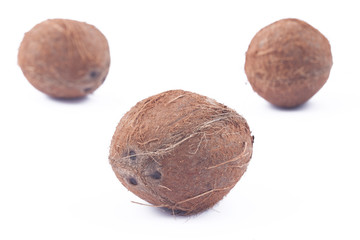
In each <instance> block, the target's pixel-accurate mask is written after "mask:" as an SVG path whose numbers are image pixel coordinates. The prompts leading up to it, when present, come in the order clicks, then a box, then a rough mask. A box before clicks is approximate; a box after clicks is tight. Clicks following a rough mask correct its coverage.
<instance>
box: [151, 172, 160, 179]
mask: <svg viewBox="0 0 360 240" xmlns="http://www.w3.org/2000/svg"><path fill="white" fill-rule="evenodd" d="M150 177H151V178H152V179H155V180H158V179H160V178H161V173H160V172H159V171H155V172H154V173H152V174H151V175H150Z"/></svg>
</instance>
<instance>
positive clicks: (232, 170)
mask: <svg viewBox="0 0 360 240" xmlns="http://www.w3.org/2000/svg"><path fill="white" fill-rule="evenodd" d="M252 149H253V137H252V136H251V132H250V129H249V126H248V124H247V122H246V120H245V119H244V118H243V117H242V116H240V115H239V114H238V113H236V112H235V111H234V110H232V109H230V108H228V107H226V106H224V105H223V104H220V103H218V102H216V101H215V100H213V99H210V98H208V97H205V96H201V95H199V94H196V93H192V92H187V91H183V90H172V91H167V92H163V93H160V94H158V95H155V96H152V97H149V98H147V99H144V100H142V101H140V102H139V103H137V104H136V105H135V106H134V107H133V108H131V109H130V111H129V112H127V113H126V114H125V115H124V116H123V117H122V118H121V120H120V122H119V124H118V126H117V128H116V131H115V133H114V135H113V138H112V141H111V146H110V155H109V161H110V164H111V166H112V169H113V170H114V172H115V174H116V176H117V178H118V179H119V180H120V182H121V183H122V184H123V185H124V186H125V187H126V188H127V189H128V190H130V191H131V192H133V193H134V194H136V195H137V196H139V197H140V198H142V199H143V200H145V201H147V202H149V203H151V204H152V205H153V206H156V207H159V208H163V209H167V210H169V212H170V213H172V214H176V215H190V214H195V213H199V212H201V211H203V210H205V209H208V208H210V207H212V206H213V205H214V204H216V203H217V202H218V201H220V200H221V199H222V198H223V197H224V196H225V195H226V194H227V193H228V192H229V191H230V190H231V189H232V188H233V187H234V186H235V184H236V183H237V182H238V181H239V179H240V178H241V176H242V175H243V174H244V172H245V171H246V169H247V166H248V164H249V161H250V158H251V156H252Z"/></svg>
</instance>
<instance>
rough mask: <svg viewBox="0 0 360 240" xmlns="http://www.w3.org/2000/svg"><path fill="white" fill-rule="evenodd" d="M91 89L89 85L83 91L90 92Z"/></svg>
mask: <svg viewBox="0 0 360 240" xmlns="http://www.w3.org/2000/svg"><path fill="white" fill-rule="evenodd" d="M91 90H92V88H91V87H89V88H84V92H85V93H89V92H91Z"/></svg>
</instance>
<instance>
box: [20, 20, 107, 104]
mask: <svg viewBox="0 0 360 240" xmlns="http://www.w3.org/2000/svg"><path fill="white" fill-rule="evenodd" d="M18 64H19V66H20V67H21V70H22V71H23V73H24V75H25V77H26V78H27V79H28V81H29V82H30V83H31V84H32V85H33V86H34V87H35V88H37V89H38V90H40V91H42V92H44V93H46V94H48V95H50V96H52V97H56V98H78V97H83V96H85V95H87V94H89V93H92V92H93V91H95V90H96V89H97V88H98V87H99V86H100V85H101V84H102V83H103V82H104V80H105V78H106V76H107V73H108V71H109V66H110V53H109V46H108V42H107V40H106V38H105V36H104V35H103V34H102V33H101V32H100V31H99V30H98V29H97V28H95V27H94V26H93V25H90V24H87V23H84V22H78V21H74V20H68V19H49V20H46V21H44V22H41V23H39V24H37V25H36V26H34V27H33V28H32V29H31V30H30V31H29V32H27V33H26V34H25V36H24V38H23V41H22V42H21V45H20V48H19V53H18Z"/></svg>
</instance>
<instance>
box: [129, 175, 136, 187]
mask: <svg viewBox="0 0 360 240" xmlns="http://www.w3.org/2000/svg"><path fill="white" fill-rule="evenodd" d="M128 181H129V183H130V184H131V185H134V186H136V185H137V184H138V183H137V181H136V179H135V178H133V177H131V178H129V179H128Z"/></svg>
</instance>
